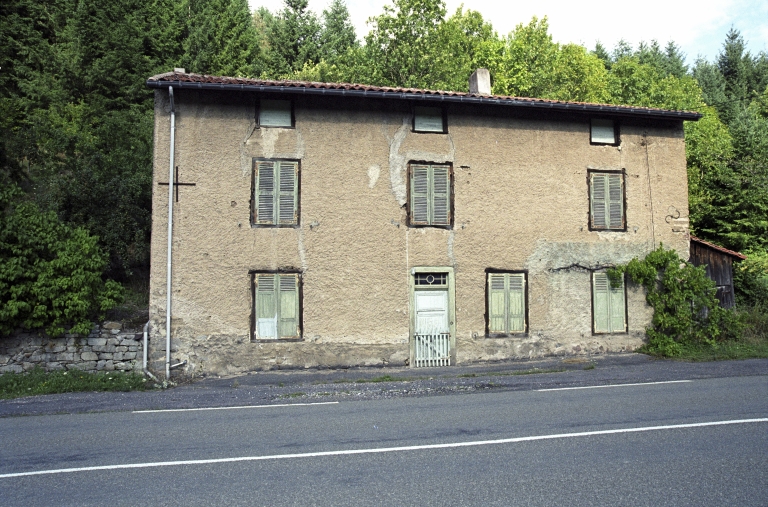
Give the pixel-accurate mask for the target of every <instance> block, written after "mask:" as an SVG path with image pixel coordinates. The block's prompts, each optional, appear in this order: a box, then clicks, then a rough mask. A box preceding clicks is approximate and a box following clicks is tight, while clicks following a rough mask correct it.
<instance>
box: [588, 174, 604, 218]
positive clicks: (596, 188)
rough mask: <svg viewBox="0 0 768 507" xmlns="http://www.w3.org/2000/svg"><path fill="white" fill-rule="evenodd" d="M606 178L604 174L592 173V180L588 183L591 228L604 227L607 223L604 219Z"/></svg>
mask: <svg viewBox="0 0 768 507" xmlns="http://www.w3.org/2000/svg"><path fill="white" fill-rule="evenodd" d="M607 180H608V178H607V177H606V175H605V174H592V181H591V184H590V191H591V194H592V195H591V196H590V197H591V198H590V204H591V207H592V209H591V210H590V211H591V216H590V218H591V220H592V228H593V229H605V228H606V226H607V225H608V220H607V219H606V218H607V217H606V212H607V206H606V202H605V201H606V194H607V193H608V192H607V188H606V187H607V186H608V181H607Z"/></svg>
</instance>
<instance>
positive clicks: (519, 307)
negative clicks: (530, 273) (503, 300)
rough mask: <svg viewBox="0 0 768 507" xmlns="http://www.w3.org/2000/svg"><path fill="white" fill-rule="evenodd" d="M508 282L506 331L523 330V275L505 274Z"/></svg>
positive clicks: (515, 331)
mask: <svg viewBox="0 0 768 507" xmlns="http://www.w3.org/2000/svg"><path fill="white" fill-rule="evenodd" d="M506 277H507V284H508V292H507V294H508V300H509V310H508V312H509V314H508V323H509V325H508V327H507V332H508V333H524V332H525V275H524V274H522V273H514V274H509V275H506Z"/></svg>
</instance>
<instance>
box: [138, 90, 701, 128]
mask: <svg viewBox="0 0 768 507" xmlns="http://www.w3.org/2000/svg"><path fill="white" fill-rule="evenodd" d="M146 85H147V86H148V87H149V88H169V87H174V88H179V89H190V90H218V91H229V92H235V91H240V92H259V93H287V94H292V95H321V96H330V97H364V98H373V99H395V100H412V101H424V102H448V103H460V104H483V105H493V106H508V107H520V108H526V109H537V110H551V111H560V112H563V111H567V112H574V113H590V114H595V113H597V114H611V115H622V116H633V117H642V118H654V119H668V120H671V119H675V120H688V121H697V120H699V119H700V118H701V117H702V116H703V115H702V114H701V113H692V112H687V111H663V110H656V109H647V108H634V107H627V106H610V105H601V104H575V103H568V102H545V101H535V100H518V99H502V98H498V97H477V96H466V95H440V94H426V93H405V92H391V91H376V90H348V89H345V88H342V89H338V88H310V87H305V86H271V85H246V84H228V83H195V82H189V81H155V80H150V81H147V82H146Z"/></svg>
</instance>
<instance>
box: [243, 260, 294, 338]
mask: <svg viewBox="0 0 768 507" xmlns="http://www.w3.org/2000/svg"><path fill="white" fill-rule="evenodd" d="M251 283H252V291H253V319H252V326H251V330H252V332H251V334H252V337H253V339H254V340H278V339H299V338H301V318H300V316H301V312H300V304H299V303H300V288H301V277H300V275H299V273H251Z"/></svg>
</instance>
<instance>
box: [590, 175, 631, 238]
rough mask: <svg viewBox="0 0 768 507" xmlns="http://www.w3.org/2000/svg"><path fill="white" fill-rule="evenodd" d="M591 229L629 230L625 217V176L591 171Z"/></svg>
mask: <svg viewBox="0 0 768 507" xmlns="http://www.w3.org/2000/svg"><path fill="white" fill-rule="evenodd" d="M588 174H589V228H590V229H591V230H612V231H625V230H627V221H626V217H625V215H624V174H623V173H621V172H607V171H590V172H589V173H588Z"/></svg>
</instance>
